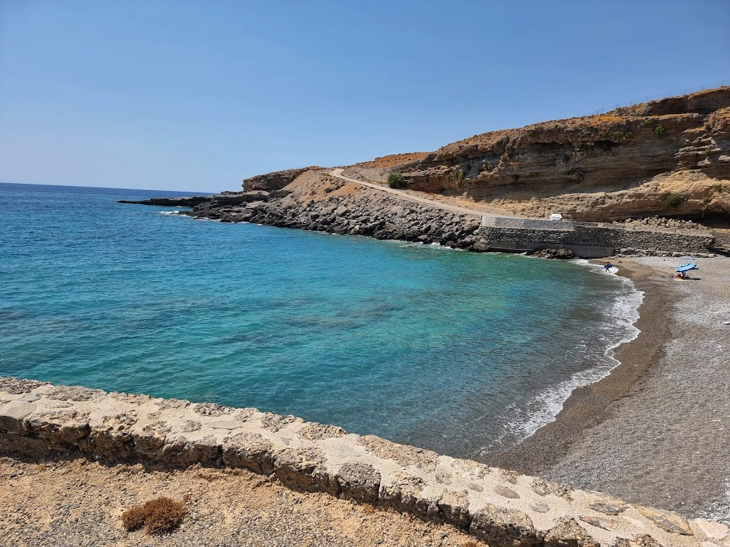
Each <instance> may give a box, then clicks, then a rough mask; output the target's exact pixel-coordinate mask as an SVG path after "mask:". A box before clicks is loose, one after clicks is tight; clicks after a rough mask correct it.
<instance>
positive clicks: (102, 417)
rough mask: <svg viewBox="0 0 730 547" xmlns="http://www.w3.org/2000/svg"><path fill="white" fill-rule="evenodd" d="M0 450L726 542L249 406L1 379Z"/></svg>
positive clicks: (495, 525)
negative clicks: (192, 469)
mask: <svg viewBox="0 0 730 547" xmlns="http://www.w3.org/2000/svg"><path fill="white" fill-rule="evenodd" d="M0 454H2V455H21V456H24V457H32V458H37V459H42V458H44V457H55V456H59V455H60V456H62V457H63V456H64V455H66V456H71V457H77V456H79V455H83V456H85V457H87V458H90V459H94V460H100V461H104V462H109V463H114V462H149V463H152V464H157V465H162V466H167V467H186V466H190V465H194V464H200V465H203V466H210V467H229V468H245V469H248V470H250V471H253V472H255V473H259V474H262V475H266V476H269V477H271V478H272V479H275V480H278V481H280V482H281V483H283V484H284V485H286V486H288V487H290V488H292V489H296V490H300V491H315V492H325V493H328V494H330V495H332V496H337V497H341V498H349V499H353V500H355V501H357V502H360V503H369V504H372V505H374V506H377V507H379V508H381V509H392V510H396V511H400V512H404V513H409V514H412V515H415V516H417V517H419V518H421V519H424V520H429V521H436V522H445V523H449V524H451V525H453V526H456V527H458V528H460V529H463V530H467V531H468V532H469V533H471V534H473V535H474V536H475V537H478V538H480V539H483V540H485V541H486V542H487V543H489V545H491V546H492V547H497V546H517V545H520V546H523V547H528V546H551V547H558V546H563V547H568V546H575V547H578V546H586V547H587V546H594V547H595V546H616V547H631V546H635V547H639V546H643V547H651V546H665V547H670V546H678V547H683V546H690V545H691V546H700V545H701V546H702V547H715V546H718V547H726V546H730V536H729V535H728V529H727V527H725V526H723V525H721V524H718V523H714V522H711V521H707V520H703V519H694V520H689V521H688V520H686V519H684V518H682V517H681V516H679V515H677V514H674V513H669V512H666V511H660V510H656V509H650V508H646V507H642V506H638V505H632V504H629V503H626V502H623V501H621V500H618V499H614V498H611V497H608V496H605V495H603V494H599V493H595V492H586V491H582V490H571V489H570V488H568V487H565V486H560V485H557V484H553V483H550V482H547V481H545V480H542V479H539V478H535V477H529V476H524V475H518V474H516V473H513V472H510V471H505V470H499V469H495V468H490V467H487V466H485V465H482V464H479V463H476V462H473V461H469V460H461V459H456V458H452V457H448V456H442V455H439V454H436V453H434V452H430V451H427V450H423V449H419V448H414V447H411V446H403V445H398V444H395V443H392V442H389V441H385V440H383V439H380V438H378V437H374V436H358V435H353V434H347V433H346V432H345V431H344V430H342V429H341V428H339V427H334V426H329V425H320V424H316V423H308V422H305V421H303V420H301V419H299V418H295V417H293V416H280V415H275V414H269V413H265V412H259V411H257V410H255V409H250V408H246V409H240V408H230V407H223V406H219V405H215V404H208V403H203V404H194V403H190V402H187V401H181V400H173V399H155V398H152V397H148V396H144V395H130V394H123V393H106V392H104V391H101V390H95V389H87V388H82V387H65V386H54V385H51V384H48V383H42V382H36V381H30V380H19V379H16V378H0Z"/></svg>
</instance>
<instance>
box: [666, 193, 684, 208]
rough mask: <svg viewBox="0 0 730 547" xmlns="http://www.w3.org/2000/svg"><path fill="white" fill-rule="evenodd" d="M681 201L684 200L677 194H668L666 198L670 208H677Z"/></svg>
mask: <svg viewBox="0 0 730 547" xmlns="http://www.w3.org/2000/svg"><path fill="white" fill-rule="evenodd" d="M683 201H684V199H683V198H682V196H680V195H679V194H669V197H668V198H667V202H668V203H669V206H670V207H679V206H680V205H681V204H682V202H683Z"/></svg>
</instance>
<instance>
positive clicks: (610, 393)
mask: <svg viewBox="0 0 730 547" xmlns="http://www.w3.org/2000/svg"><path fill="white" fill-rule="evenodd" d="M681 261H682V260H681V259H678V258H661V257H643V258H634V259H631V260H628V259H618V260H614V263H615V264H616V265H617V266H618V267H619V268H620V270H621V271H620V274H622V275H626V276H628V277H630V278H631V279H632V280H633V281H634V283H635V285H636V288H637V289H638V290H641V291H644V302H643V303H642V306H641V309H640V319H639V321H638V322H637V327H638V328H639V329H640V330H641V333H640V335H639V337H638V338H637V339H636V340H634V341H633V342H630V343H628V344H624V345H623V346H621V347H620V348H619V349H618V351H617V354H616V357H617V358H618V359H619V360H620V362H621V365H620V366H618V367H617V368H616V369H614V371H613V372H612V373H611V374H610V375H609V376H608V377H606V378H604V379H603V380H602V381H600V382H598V383H596V384H594V385H592V386H589V387H586V388H582V389H579V390H576V392H574V394H573V395H572V396H571V397H570V399H569V400H568V401H567V402H566V404H565V406H564V409H563V411H562V412H561V413H560V415H559V416H558V418H557V419H556V421H555V422H553V423H551V424H549V425H547V426H545V427H544V428H542V429H541V430H539V431H538V432H537V433H536V434H535V435H533V436H532V437H530V438H528V439H527V440H525V441H524V442H523V443H522V444H521V445H519V446H518V447H517V448H515V449H514V450H512V451H510V452H509V453H507V454H503V455H500V456H498V457H496V458H494V459H493V460H492V461H489V463H490V464H494V465H500V466H505V467H510V468H513V469H516V470H518V471H520V472H522V473H528V474H534V475H539V476H542V477H545V478H548V479H551V480H555V481H557V482H562V483H567V484H570V485H571V486H574V487H577V488H584V489H590V490H598V491H602V492H606V493H609V494H613V495H616V496H618V497H621V498H624V499H626V500H628V501H631V502H634V503H640V504H645V505H651V506H656V507H660V508H663V509H669V510H674V511H677V512H679V513H681V514H683V515H685V516H690V517H699V516H702V517H707V518H712V519H716V520H720V521H723V522H725V523H728V522H730V458H728V456H727V447H728V446H729V445H730V366H729V365H730V343H729V341H730V325H726V324H724V322H726V321H730V258H725V257H718V258H712V259H698V260H697V261H696V262H697V263H698V266H699V269H698V270H697V271H693V272H691V279H689V280H686V281H674V280H672V279H671V275H672V273H673V271H674V269H675V268H676V267H677V266H678V265H679V263H680V262H681Z"/></svg>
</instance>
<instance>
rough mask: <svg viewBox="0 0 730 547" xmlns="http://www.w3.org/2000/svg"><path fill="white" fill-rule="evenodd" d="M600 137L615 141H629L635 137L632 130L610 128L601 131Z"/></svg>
mask: <svg viewBox="0 0 730 547" xmlns="http://www.w3.org/2000/svg"><path fill="white" fill-rule="evenodd" d="M600 138H601V139H603V140H607V141H613V142H629V141H630V140H631V139H633V138H634V134H633V133H632V132H631V131H609V130H608V129H606V130H604V131H601V134H600Z"/></svg>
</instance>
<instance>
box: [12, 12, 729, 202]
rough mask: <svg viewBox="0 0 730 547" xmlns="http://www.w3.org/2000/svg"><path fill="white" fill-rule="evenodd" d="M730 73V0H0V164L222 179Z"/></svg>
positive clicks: (15, 173)
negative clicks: (364, 0) (350, 0)
mask: <svg viewBox="0 0 730 547" xmlns="http://www.w3.org/2000/svg"><path fill="white" fill-rule="evenodd" d="M723 81H724V82H725V85H728V84H730V0H691V1H687V0H652V1H650V0H644V1H642V0H632V1H622V0H610V1H609V0H607V1H605V2H599V1H587V0H575V1H562V2H560V1H549V0H534V1H533V0H523V1H518V0H512V1H507V0H503V1H500V2H496V1H495V2H490V1H460V0H449V1H442V2H435V1H428V0H420V1H413V2H404V1H398V0H384V1H372V2H347V1H344V0H341V1H331V2H320V1H316V0H310V1H306V2H303V1H291V2H277V1H273V0H268V1H266V2H263V1H255V2H254V1H244V0H240V1H225V0H215V1H208V0H197V1H191V0H178V1H167V0H144V1H137V0H118V1H100V0H89V1H85V0H62V1H61V0H0V181H3V182H23V183H39V184H70V185H82V186H110V187H123V188H155V189H170V190H185V191H191V190H199V191H219V190H226V189H229V190H232V189H238V188H239V187H240V183H241V179H242V178H244V177H248V176H252V175H255V174H259V173H264V172H268V171H273V170H279V169H287V168H292V167H300V166H306V165H312V164H317V165H325V166H330V165H343V164H350V163H354V162H357V161H364V160H368V159H372V158H373V157H376V156H381V155H385V154H390V153H397V152H410V151H423V150H434V149H436V148H438V147H439V146H442V145H444V144H447V143H449V142H452V141H454V140H458V139H461V138H465V137H469V136H471V135H474V134H478V133H483V132H486V131H490V130H493V129H501V128H508V127H519V126H522V125H525V124H528V123H533V122H538V121H543V120H548V119H555V118H563V117H570V116H579V115H585V114H590V113H592V112H594V111H596V110H598V109H604V110H606V109H611V108H614V107H615V106H616V105H617V104H628V103H632V102H640V101H643V100H645V99H646V98H659V97H662V96H665V95H676V94H681V93H683V92H684V91H685V90H687V91H693V90H698V89H701V88H703V87H712V86H717V85H719V84H720V83H721V82H723Z"/></svg>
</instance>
